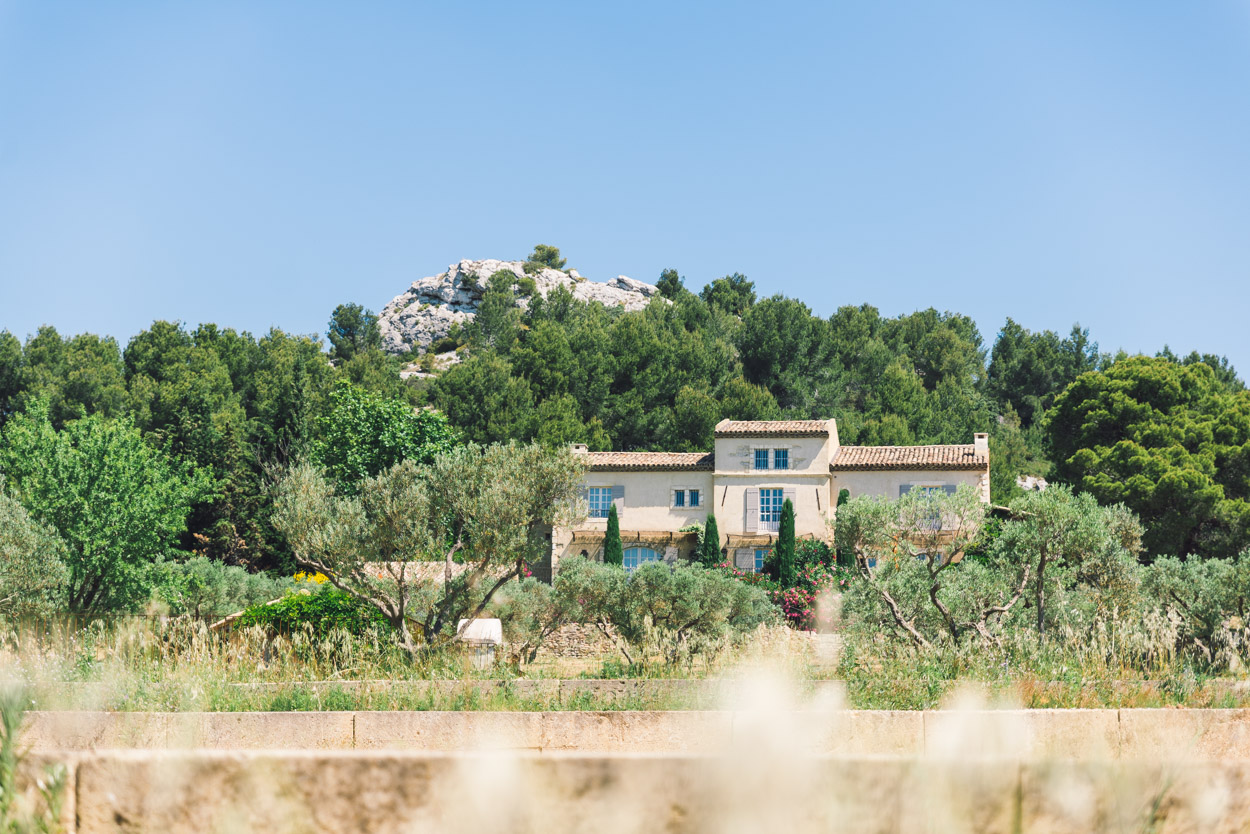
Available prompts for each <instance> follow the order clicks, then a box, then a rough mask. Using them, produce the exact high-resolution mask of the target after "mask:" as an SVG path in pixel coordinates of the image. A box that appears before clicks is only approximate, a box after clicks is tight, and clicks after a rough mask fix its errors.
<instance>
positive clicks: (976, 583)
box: [834, 485, 1027, 646]
mask: <svg viewBox="0 0 1250 834" xmlns="http://www.w3.org/2000/svg"><path fill="white" fill-rule="evenodd" d="M985 511H986V507H985V505H984V504H983V503H982V502H981V500H980V496H979V495H978V494H977V492H976V490H974V489H972V488H971V487H969V486H967V485H961V486H960V487H959V488H958V489H957V490H956V491H955V492H954V493H953V494H946V493H945V492H936V493H935V492H922V491H920V490H912V491H911V492H908V493H906V494H904V495H903V496H902V497H900V498H899V499H898V500H897V501H891V500H889V499H887V498H885V497H884V496H874V495H862V496H857V497H855V498H852V499H850V500H848V501H847V502H846V503H844V504H842V505H841V506H839V507H838V511H837V515H836V517H835V522H834V524H835V531H834V539H835V541H836V542H837V545H838V547H839V548H846V549H847V550H848V551H849V552H850V553H851V555H852V557H853V558H854V563H855V568H856V570H857V572H858V573H859V576H860V578H861V579H862V580H863V581H862V582H860V583H855V586H854V588H855V592H856V593H855V594H854V595H852V597H851V599H850V600H849V601H848V602H849V604H850V605H851V606H852V608H854V607H855V606H856V605H858V607H859V608H860V609H861V613H864V614H868V615H869V616H874V617H876V618H878V619H880V620H881V621H882V624H883V625H886V626H887V627H889V628H891V629H893V630H895V631H897V632H900V633H902V634H904V635H906V637H907V638H908V639H910V640H912V641H913V642H915V643H916V644H917V645H920V646H929V645H930V644H931V643H932V642H933V641H934V640H935V639H938V636H939V635H948V636H949V637H950V638H951V639H953V640H955V641H958V640H960V639H962V638H963V637H965V636H966V635H968V634H972V633H977V634H982V635H988V634H989V633H990V632H989V629H990V626H991V625H992V624H993V623H994V622H995V621H996V620H997V619H999V618H1001V617H1002V615H1003V614H1005V613H1006V612H1007V611H1009V610H1010V609H1011V607H1012V606H1013V605H1015V603H1016V602H1017V601H1018V600H1019V598H1020V596H1021V594H1022V593H1023V591H1024V588H1023V581H1025V580H1021V581H1017V582H1015V583H1014V585H1012V586H1011V587H1010V589H1009V590H1006V589H1002V588H1000V587H999V585H1000V583H999V582H998V581H996V580H998V579H999V578H1000V577H999V576H998V575H997V574H998V571H996V570H995V569H994V568H993V567H991V566H985V565H981V564H975V563H974V564H968V563H963V564H961V562H962V561H963V555H964V552H965V551H966V550H967V549H968V547H969V545H971V544H972V542H973V540H974V539H975V537H976V534H977V532H978V530H979V529H980V527H981V524H982V522H983V521H984V519H985ZM1026 579H1027V578H1026ZM1004 590H1005V592H1003V591H1004Z"/></svg>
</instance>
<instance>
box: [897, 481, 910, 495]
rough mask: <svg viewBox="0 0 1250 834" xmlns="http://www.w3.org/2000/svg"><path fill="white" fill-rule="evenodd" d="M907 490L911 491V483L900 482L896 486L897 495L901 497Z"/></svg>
mask: <svg viewBox="0 0 1250 834" xmlns="http://www.w3.org/2000/svg"><path fill="white" fill-rule="evenodd" d="M909 492H911V484H902V485H900V486H899V488H898V497H899V498H902V497H903V496H904V495H906V494H907V493H909Z"/></svg>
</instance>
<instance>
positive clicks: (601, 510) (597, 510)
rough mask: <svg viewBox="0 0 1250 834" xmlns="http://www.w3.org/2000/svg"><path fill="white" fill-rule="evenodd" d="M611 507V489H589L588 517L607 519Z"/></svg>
mask: <svg viewBox="0 0 1250 834" xmlns="http://www.w3.org/2000/svg"><path fill="white" fill-rule="evenodd" d="M611 506H612V487H591V488H590V517H591V518H607V517H608V508H609V507H611Z"/></svg>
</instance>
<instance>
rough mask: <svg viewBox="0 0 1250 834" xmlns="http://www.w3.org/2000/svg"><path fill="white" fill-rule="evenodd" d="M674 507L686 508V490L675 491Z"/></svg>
mask: <svg viewBox="0 0 1250 834" xmlns="http://www.w3.org/2000/svg"><path fill="white" fill-rule="evenodd" d="M673 506H674V507H684V506H686V491H685V490H684V489H675V490H673Z"/></svg>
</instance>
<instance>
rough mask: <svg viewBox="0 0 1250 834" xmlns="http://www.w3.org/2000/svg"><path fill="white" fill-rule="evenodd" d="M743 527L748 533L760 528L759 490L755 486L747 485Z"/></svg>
mask: <svg viewBox="0 0 1250 834" xmlns="http://www.w3.org/2000/svg"><path fill="white" fill-rule="evenodd" d="M743 529H744V530H745V531H746V532H748V533H754V532H757V531H758V530H759V529H760V491H759V489H758V488H757V487H747V517H746V523H745V524H744V525H743Z"/></svg>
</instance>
